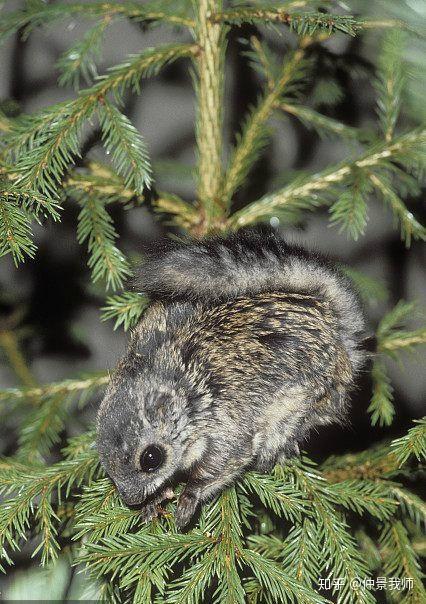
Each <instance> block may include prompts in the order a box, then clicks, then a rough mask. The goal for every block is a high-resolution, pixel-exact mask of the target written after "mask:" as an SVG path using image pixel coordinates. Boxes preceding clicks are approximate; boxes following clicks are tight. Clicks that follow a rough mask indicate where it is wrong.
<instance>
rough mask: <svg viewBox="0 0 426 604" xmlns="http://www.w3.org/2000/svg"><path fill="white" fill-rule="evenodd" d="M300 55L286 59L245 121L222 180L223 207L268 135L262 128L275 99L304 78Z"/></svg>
mask: <svg viewBox="0 0 426 604" xmlns="http://www.w3.org/2000/svg"><path fill="white" fill-rule="evenodd" d="M304 55H305V53H304V50H303V48H299V49H298V50H296V51H295V52H294V53H293V54H292V55H291V56H290V57H287V60H286V61H285V63H284V64H283V66H282V69H281V72H280V75H279V77H278V79H277V80H276V81H275V83H274V86H273V88H272V89H271V90H270V91H269V92H267V93H266V94H265V95H264V97H263V98H262V99H260V101H259V102H258V105H257V106H256V107H255V108H253V109H252V110H251V112H250V114H249V116H248V117H247V118H246V121H245V123H244V125H243V128H242V132H241V134H240V135H239V136H238V138H237V144H236V146H235V148H234V150H233V152H232V155H231V159H230V162H229V166H228V168H227V171H226V175H225V178H224V184H223V189H222V192H221V196H222V199H223V201H224V203H226V204H227V205H229V203H230V200H231V197H232V195H233V193H234V192H235V191H236V190H237V189H238V187H239V186H240V185H241V184H242V182H243V181H244V180H245V178H246V177H247V174H248V172H249V170H250V168H251V167H252V165H253V163H254V162H255V161H256V159H257V158H258V157H259V154H260V153H261V151H262V150H263V148H264V147H265V145H266V143H267V141H268V139H269V134H270V133H269V131H268V130H267V128H265V122H266V121H267V120H268V119H269V117H270V116H271V114H272V112H273V110H274V108H275V106H276V104H277V102H278V100H279V98H280V97H281V95H282V94H283V93H284V91H285V90H286V88H287V87H288V86H289V84H291V83H293V82H294V81H295V80H298V79H300V78H301V77H302V76H303V75H305V70H306V65H305V64H304V63H303V57H304Z"/></svg>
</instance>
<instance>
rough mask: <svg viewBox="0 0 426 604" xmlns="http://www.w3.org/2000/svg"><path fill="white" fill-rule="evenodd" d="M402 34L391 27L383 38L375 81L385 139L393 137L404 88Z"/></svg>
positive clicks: (388, 140) (389, 139) (388, 139)
mask: <svg viewBox="0 0 426 604" xmlns="http://www.w3.org/2000/svg"><path fill="white" fill-rule="evenodd" d="M403 43H404V36H403V34H402V32H401V30H398V29H392V30H391V31H390V32H388V33H387V34H386V35H385V37H384V40H383V46H382V52H381V55H380V58H379V72H378V78H377V81H376V88H377V91H378V94H379V96H378V102H377V104H378V114H379V120H380V125H381V129H382V132H383V134H384V136H385V140H386V141H387V142H390V141H391V140H392V139H393V137H394V131H395V125H396V122H397V120H398V116H399V112H400V108H401V96H402V92H403V89H404V84H405V77H404V65H403V62H402V51H403Z"/></svg>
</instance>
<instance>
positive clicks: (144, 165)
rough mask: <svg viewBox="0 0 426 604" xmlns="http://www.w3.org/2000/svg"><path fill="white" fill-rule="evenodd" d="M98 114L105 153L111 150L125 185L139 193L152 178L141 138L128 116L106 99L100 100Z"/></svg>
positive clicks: (148, 186)
mask: <svg viewBox="0 0 426 604" xmlns="http://www.w3.org/2000/svg"><path fill="white" fill-rule="evenodd" d="M98 115H99V121H100V124H101V129H102V139H103V141H104V145H105V148H106V150H107V153H108V154H109V153H111V157H112V162H113V164H114V165H115V167H116V170H117V172H118V173H119V174H120V175H121V176H123V178H124V184H125V186H126V187H132V188H133V189H135V191H136V192H137V193H139V194H142V191H143V190H144V188H145V187H147V188H148V189H149V188H150V186H151V182H152V179H151V165H150V163H149V159H148V151H147V149H146V146H145V142H144V140H143V139H142V137H141V135H140V134H139V132H138V131H137V130H136V128H135V127H134V126H133V125H132V124H131V123H130V121H129V119H128V118H127V117H126V116H125V115H123V114H122V113H121V112H120V111H119V110H118V109H117V107H115V106H114V105H112V103H110V102H109V101H107V100H106V99H103V100H102V102H101V103H100V105H99V107H98Z"/></svg>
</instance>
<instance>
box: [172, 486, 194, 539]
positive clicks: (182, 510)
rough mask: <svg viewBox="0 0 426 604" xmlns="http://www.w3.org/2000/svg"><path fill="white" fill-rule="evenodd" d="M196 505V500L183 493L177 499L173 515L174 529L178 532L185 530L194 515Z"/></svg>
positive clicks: (192, 496)
mask: <svg viewBox="0 0 426 604" xmlns="http://www.w3.org/2000/svg"><path fill="white" fill-rule="evenodd" d="M197 505H198V499H197V498H196V497H195V496H194V495H190V494H189V493H185V491H184V492H183V493H182V495H181V496H180V497H179V500H178V504H177V508H176V513H175V521H176V528H177V529H178V530H179V531H181V530H182V529H183V528H185V526H186V525H187V524H188V523H189V521H190V520H191V518H192V516H193V515H194V514H195V510H196V509H197Z"/></svg>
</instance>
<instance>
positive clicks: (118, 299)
mask: <svg viewBox="0 0 426 604" xmlns="http://www.w3.org/2000/svg"><path fill="white" fill-rule="evenodd" d="M106 302H107V305H106V306H104V307H103V308H102V311H103V313H102V320H103V321H108V320H109V319H113V320H115V323H114V329H117V328H118V327H120V326H121V325H122V326H123V328H124V330H125V331H127V330H128V329H130V328H131V327H134V326H135V325H136V323H137V322H138V321H139V319H140V317H141V315H142V313H143V311H144V309H145V307H146V305H147V300H146V298H144V296H143V294H139V293H137V292H123V293H122V294H118V295H116V296H110V297H109V298H107V300H106Z"/></svg>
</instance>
